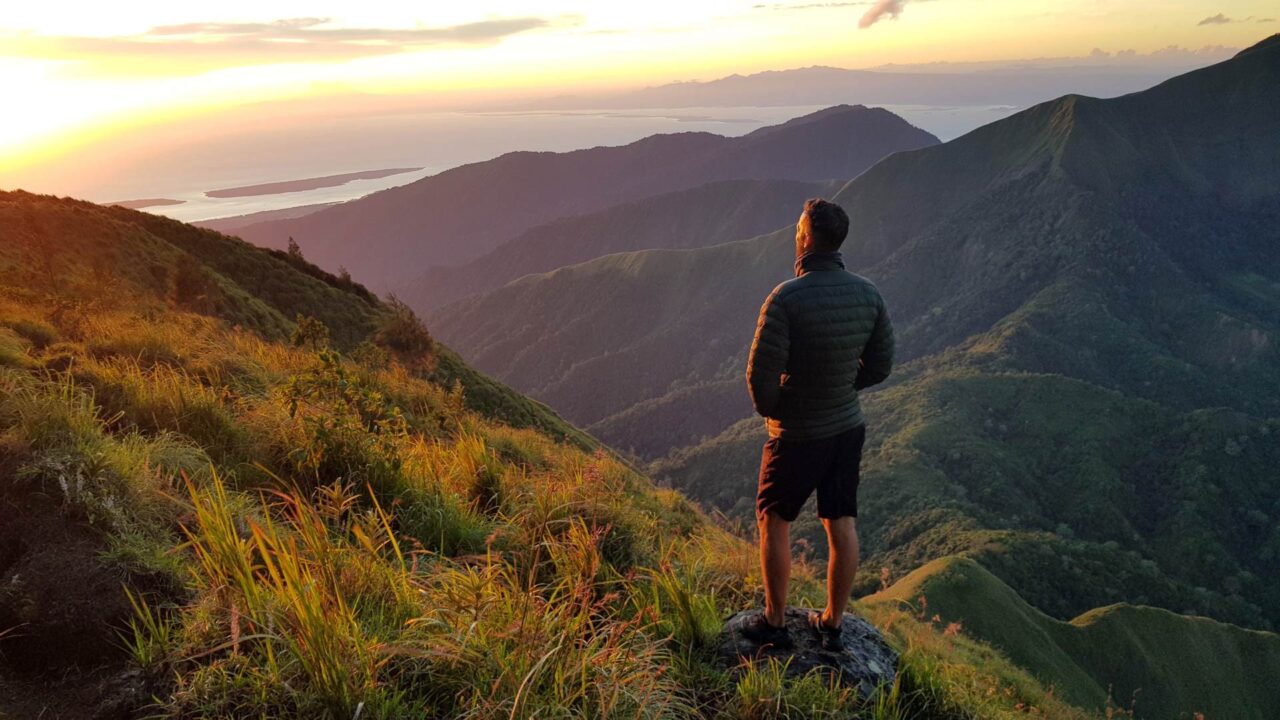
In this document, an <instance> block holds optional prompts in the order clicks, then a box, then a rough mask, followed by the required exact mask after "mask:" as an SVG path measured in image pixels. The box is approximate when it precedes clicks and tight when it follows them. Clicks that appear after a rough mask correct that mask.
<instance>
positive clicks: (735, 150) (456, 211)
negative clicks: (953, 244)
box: [237, 106, 937, 290]
mask: <svg viewBox="0 0 1280 720" xmlns="http://www.w3.org/2000/svg"><path fill="white" fill-rule="evenodd" d="M935 143H937V138H935V137H933V136H932V135H930V134H929V133H926V132H924V131H923V130H920V129H918V128H915V127H914V126H912V125H910V124H908V123H907V122H906V121H904V120H902V119H901V118H898V117H897V116H895V115H892V114H891V113H887V112H885V111H882V110H880V111H877V110H873V109H869V108H865V107H860V106H859V107H850V108H847V109H845V110H842V111H840V112H838V113H835V114H826V115H824V116H822V117H820V118H817V119H814V120H811V121H810V122H808V123H806V124H805V125H804V126H803V127H802V128H797V127H796V126H792V127H790V128H786V129H784V130H779V131H777V132H773V133H768V134H764V135H756V136H754V137H752V136H750V135H748V136H744V137H738V138H730V137H723V136H719V135H713V134H710V133H678V134H672V135H654V136H650V137H648V138H644V139H641V140H639V141H636V142H633V143H631V144H629V145H622V146H615V147H596V148H588V149H583V150H575V151H572V152H567V153H551V152H518V153H508V154H505V155H502V156H499V157H498V158H495V159H493V160H489V161H485V162H480V163H471V164H468V165H463V166H461V167H458V168H454V169H452V170H447V171H444V172H442V173H439V174H437V175H432V176H429V177H426V178H423V179H421V180H417V181H415V182H412V183H409V184H407V185H403V186H400V187H396V188H391V189H388V190H382V191H379V192H376V193H373V194H372V195H368V196H366V197H364V198H361V199H359V200H353V201H348V202H345V203H341V204H339V205H336V206H333V207H329V208H323V209H320V210H318V211H317V212H315V213H310V214H307V215H305V216H303V217H301V218H295V219H283V220H276V221H270V222H264V223H255V224H251V225H248V226H243V227H240V228H238V229H237V234H239V235H240V236H241V237H243V238H244V239H246V240H249V241H250V242H254V243H256V244H259V245H264V246H268V247H279V248H283V247H284V246H285V244H286V243H287V239H288V238H289V237H293V238H294V239H295V240H296V241H297V242H298V243H299V244H300V245H301V247H302V249H303V251H304V252H305V253H306V254H307V256H308V257H309V258H311V259H312V260H315V261H316V262H317V263H318V264H319V265H321V266H322V267H326V268H328V269H329V270H331V271H334V272H336V271H337V270H338V269H339V267H345V268H346V269H348V270H349V271H350V272H351V273H352V275H353V276H354V277H356V278H358V279H360V280H361V281H362V282H365V283H368V284H369V285H370V286H371V287H374V288H375V289H379V290H383V289H386V288H388V287H391V286H394V285H395V284H396V283H397V282H402V281H408V280H410V279H411V278H412V273H414V272H415V271H412V270H406V268H407V267H416V268H419V269H421V268H426V267H429V266H431V265H442V264H444V265H447V264H456V263H460V262H466V261H469V260H472V259H474V258H476V257H479V256H481V255H483V254H484V253H486V252H488V251H490V250H492V249H493V248H494V247H496V246H497V245H498V244H500V243H502V242H504V241H507V240H510V239H511V238H512V237H514V236H517V235H519V234H520V233H521V232H524V231H526V230H528V229H529V228H531V227H534V226H537V225H540V224H543V223H546V222H550V221H553V220H556V219H558V218H562V217H568V216H573V215H579V214H582V213H588V212H595V211H599V210H603V209H604V208H606V207H609V206H611V205H616V204H619V203H624V202H631V201H635V200H639V199H642V198H645V197H649V196H652V195H656V194H660V193H664V192H672V191H676V190H682V189H687V188H692V187H697V186H699V185H704V184H706V183H708V182H713V181H716V180H730V179H772V180H802V181H821V180H829V179H847V178H849V177H852V176H854V175H856V174H858V173H860V172H862V171H863V170H865V169H866V168H867V167H869V166H870V165H871V164H873V163H874V162H875V161H877V160H879V159H880V158H882V157H884V156H885V155H887V154H890V153H892V152H896V151H899V150H903V149H908V148H912V147H919V146H922V145H931V144H935ZM477 203H479V204H480V206H481V207H487V209H486V210H485V211H484V212H483V213H481V214H479V215H477V214H474V213H470V212H467V211H466V209H467V208H471V207H474V206H476V205H477ZM418 271H420V270H418Z"/></svg>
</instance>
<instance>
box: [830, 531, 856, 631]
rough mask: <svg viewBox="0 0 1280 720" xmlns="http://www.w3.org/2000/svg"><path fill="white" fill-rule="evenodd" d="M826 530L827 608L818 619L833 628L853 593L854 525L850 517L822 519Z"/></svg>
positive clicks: (854, 564)
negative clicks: (827, 548)
mask: <svg viewBox="0 0 1280 720" xmlns="http://www.w3.org/2000/svg"><path fill="white" fill-rule="evenodd" d="M822 525H823V527H825V528H826V529H827V545H828V547H829V549H830V552H829V553H828V555H827V607H826V609H825V610H823V611H822V622H823V624H825V625H826V626H827V627H836V626H837V625H839V624H840V618H841V617H842V616H843V615H844V609H845V607H846V606H848V604H849V596H850V595H851V594H852V593H853V578H854V576H855V575H857V574H858V525H857V521H856V520H855V519H854V518H851V517H842V518H836V519H835V520H828V519H826V518H823V519H822Z"/></svg>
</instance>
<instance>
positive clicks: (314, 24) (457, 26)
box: [0, 0, 1280, 187]
mask: <svg viewBox="0 0 1280 720" xmlns="http://www.w3.org/2000/svg"><path fill="white" fill-rule="evenodd" d="M1268 4H1269V3H1267V2H1256V1H1254V0H1227V1H1224V2H1220V3H1213V4H1212V5H1210V4H1207V3H1204V2H1190V1H1188V0H1179V1H1177V2H1172V3H1169V2H1163V3H1158V2H1155V0H1137V1H1135V2H1132V3H1124V4H1122V6H1115V5H1108V6H1106V7H1103V6H1090V7H1084V8H1082V7H1080V6H1079V4H1078V3H1073V2H1068V1H1067V0H1044V1H1043V2H1033V3H1029V2H1023V1H1021V0H945V1H942V0H939V1H938V2H923V0H916V1H915V2H912V1H911V0H906V2H905V3H903V4H901V5H900V8H901V13H900V16H899V17H897V18H896V19H895V18H893V17H892V16H889V15H886V16H884V18H882V19H881V20H880V21H879V22H877V23H875V24H874V26H873V27H869V28H866V29H862V30H860V29H858V25H859V20H860V18H863V17H864V13H865V12H866V9H867V4H857V3H812V2H802V1H801V0H791V1H790V2H788V1H787V0H780V1H778V2H762V1H761V0H711V1H707V2H696V3H690V2H687V1H685V2H673V1H670V0H657V1H655V2H648V3H640V4H637V3H625V4H624V3H613V2H589V1H579V2H572V1H570V0H539V1H538V2H517V1H516V0H502V1H499V2H485V3H482V4H481V5H482V6H481V7H476V6H475V5H462V4H451V5H447V6H446V5H443V4H439V3H432V4H431V5H430V6H429V7H426V8H422V9H420V10H419V11H418V13H417V14H414V13H412V12H409V13H406V12H405V11H404V6H403V5H402V4H398V3H380V2H365V3H360V4H359V6H358V7H352V4H351V3H349V2H338V1H337V0H284V1H282V2H273V3H270V8H269V9H268V8H264V7H262V5H263V4H262V3H251V2H248V1H247V0H228V1H227V2H224V3H220V4H219V5H218V6H217V7H216V8H210V7H207V6H191V5H187V4H181V3H162V2H157V1H151V0H147V1H141V2H130V3H125V4H124V7H121V6H120V5H119V4H110V3H70V5H71V6H72V7H68V3H22V4H17V5H13V6H12V7H7V8H6V10H5V16H4V18H3V19H2V20H0V22H2V23H3V25H0V76H3V77H4V78H5V80H6V91H7V93H8V95H9V97H11V98H19V99H20V100H19V102H17V103H15V105H14V106H13V107H11V108H10V110H9V112H6V113H2V114H0V187H4V186H10V185H11V183H7V182H4V178H5V176H6V175H7V174H9V173H11V172H13V171H15V170H16V169H18V168H21V167H29V166H35V165H39V164H41V163H43V162H45V161H47V160H49V159H50V158H52V157H57V156H63V155H66V154H67V153H69V152H72V151H73V150H74V149H76V148H78V147H83V146H84V145H86V144H92V143H102V142H105V141H106V139H107V138H111V137H115V136H117V135H119V134H120V133H121V132H122V131H125V130H129V129H136V128H138V127H140V126H145V127H157V126H161V125H164V124H165V123H168V122H172V121H174V120H177V119H179V118H187V117H193V116H201V115H208V114H210V113H215V112H216V111H218V110H220V109H225V108H228V107H232V106H241V105H251V104H254V103H263V102H267V101H280V100H294V99H299V100H305V101H314V103H315V104H317V105H324V104H325V102H326V101H328V102H330V104H331V105H332V104H337V105H342V104H344V103H346V104H347V108H346V109H347V110H355V109H357V108H354V107H351V106H350V102H349V100H348V99H349V98H351V97H362V98H366V99H369V98H374V99H377V98H381V99H382V100H381V101H385V100H386V98H396V97H405V98H409V97H412V98H414V100H415V102H419V103H426V104H432V105H435V106H447V105H449V104H453V105H455V106H466V105H468V104H470V105H477V104H483V103H486V102H493V101H495V100H496V99H502V98H512V97H529V98H532V97H539V96H541V97H545V96H548V95H554V94H558V93H567V92H577V91H581V90H584V89H622V88H627V87H635V86H643V85H650V84H658V83H663V82H671V81H677V80H690V79H703V80H705V79H712V78H715V77H720V76H723V75H727V74H731V73H735V72H737V73H750V72H758V71H762V70H769V69H782V68H787V67H798V66H805V65H815V64H824V65H836V66H842V67H867V66H874V65H880V64H884V63H922V62H937V61H946V60H994V59H1012V58H1025V57H1035V56H1045V55H1060V56H1083V55H1086V54H1087V53H1088V52H1089V51H1090V50H1091V49H1092V48H1093V47H1096V46H1099V45H1101V46H1104V48H1105V49H1107V50H1110V51H1118V50H1126V49H1136V50H1137V51H1138V52H1151V51H1153V50H1157V49H1159V48H1163V47H1166V46H1171V45H1176V46H1181V47H1186V48H1197V47H1201V46H1204V45H1210V44H1219V45H1227V46H1230V47H1240V46H1244V45H1247V44H1250V43H1252V42H1254V41H1256V40H1257V39H1258V38H1259V36H1260V35H1261V34H1263V33H1265V32H1266V31H1267V29H1268V27H1280V25H1272V26H1267V25H1264V24H1261V23H1264V22H1265V21H1267V20H1268V19H1269V18H1268V13H1267V5H1268ZM1211 11H1212V12H1211ZM1215 13H1217V14H1220V15H1221V17H1222V18H1223V21H1216V20H1215V21H1213V22H1207V23H1206V22H1205V21H1204V20H1205V19H1209V20H1212V16H1214V14H1215ZM384 104H385V102H384Z"/></svg>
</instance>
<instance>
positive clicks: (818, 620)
mask: <svg viewBox="0 0 1280 720" xmlns="http://www.w3.org/2000/svg"><path fill="white" fill-rule="evenodd" d="M809 627H811V628H813V631H814V632H816V633H818V640H820V641H821V644H822V649H823V650H826V651H827V652H844V643H843V642H841V640H840V631H841V630H843V629H844V623H843V622H842V623H841V624H839V625H837V626H835V627H829V626H827V625H826V624H825V623H823V622H822V613H820V612H818V611H816V610H815V611H813V612H811V613H809Z"/></svg>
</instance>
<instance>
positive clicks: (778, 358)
mask: <svg viewBox="0 0 1280 720" xmlns="http://www.w3.org/2000/svg"><path fill="white" fill-rule="evenodd" d="M779 289H780V288H778V289H775V290H774V291H773V292H772V293H770V294H769V297H768V298H766V299H765V301H764V305H763V306H761V308H760V318H759V319H758V320H757V321H756V335H755V339H754V340H752V342H751V353H750V355H748V356H747V391H748V392H749V393H750V394H751V404H752V405H753V406H755V409H756V412H757V413H759V414H761V415H763V416H765V417H772V416H773V413H774V412H775V411H776V410H777V408H778V398H779V396H780V394H781V382H782V373H783V372H785V371H786V368H787V354H788V352H789V351H790V348H791V337H790V327H789V323H788V320H787V311H786V308H785V307H784V306H783V301H782V299H781V298H780V297H779V294H778V292H779Z"/></svg>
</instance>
